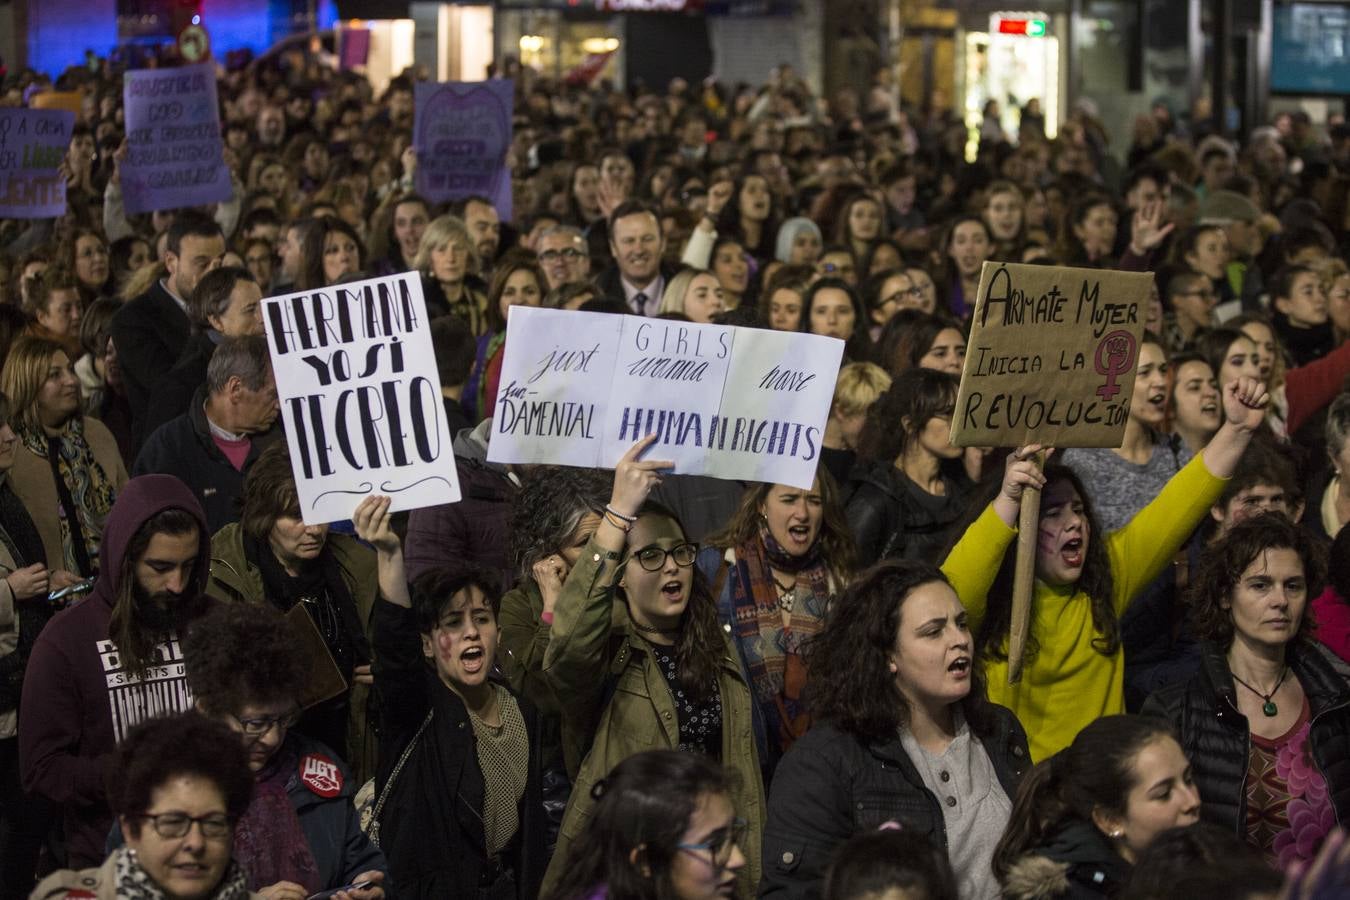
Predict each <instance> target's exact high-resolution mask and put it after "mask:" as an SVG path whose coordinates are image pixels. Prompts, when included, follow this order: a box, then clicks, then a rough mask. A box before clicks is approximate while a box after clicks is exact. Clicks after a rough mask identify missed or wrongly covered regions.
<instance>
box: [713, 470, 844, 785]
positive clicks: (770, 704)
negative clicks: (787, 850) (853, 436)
mask: <svg viewBox="0 0 1350 900" xmlns="http://www.w3.org/2000/svg"><path fill="white" fill-rule="evenodd" d="M838 490H839V489H838V488H837V487H836V486H835V483H834V479H833V478H831V477H830V475H829V473H821V474H818V475H817V476H816V480H815V483H814V484H813V485H812V486H811V489H810V490H809V491H807V490H802V489H801V488H798V487H793V486H792V485H788V484H757V485H755V486H753V487H752V488H750V489H749V490H747V491H746V492H745V493H744V495H742V497H741V504H740V507H739V508H738V509H737V510H736V514H735V515H734V516H732V519H731V521H730V522H729V523H727V526H726V528H724V529H723V530H722V531H721V532H720V533H719V534H716V535H713V536H712V537H711V538H709V541H708V543H709V546H708V547H707V548H705V549H704V550H703V552H702V553H700V554H699V561H698V562H699V570H700V571H701V572H702V573H703V575H704V576H705V577H706V578H707V579H708V581H709V583H711V584H712V586H713V595H714V596H715V597H716V598H717V609H718V615H719V616H720V617H721V620H722V625H723V626H724V627H726V628H728V629H729V630H730V634H731V641H732V643H733V644H734V645H735V646H736V650H737V652H738V654H739V656H740V660H741V662H742V664H743V665H744V666H745V669H746V671H747V672H748V673H749V674H750V688H751V690H752V691H753V693H754V697H755V707H754V712H755V739H756V741H757V742H758V743H759V761H760V765H761V766H763V768H764V774H765V782H766V783H767V782H768V780H769V778H770V777H771V776H772V775H773V769H774V766H775V765H777V763H778V760H779V759H780V758H781V757H782V755H783V753H784V751H786V750H787V748H788V747H790V746H792V742H793V741H795V740H796V739H798V738H800V737H801V736H802V735H803V734H805V733H806V730H807V728H809V727H810V725H811V717H810V715H808V713H807V710H806V703H805V699H804V698H805V692H806V667H805V665H804V664H803V662H802V647H803V646H804V645H805V644H806V642H807V641H809V640H810V639H811V638H812V637H813V636H814V635H816V634H817V633H818V632H819V631H820V628H821V625H822V623H823V622H824V619H825V614H826V611H827V610H828V609H829V607H830V604H831V603H832V602H833V601H834V598H835V597H836V596H838V594H839V592H840V591H841V590H843V587H844V585H845V584H847V583H848V579H849V577H850V575H851V574H852V572H853V539H852V538H851V537H850V536H849V532H848V524H847V523H846V522H845V520H844V509H843V505H842V503H841V502H840V500H839V496H838Z"/></svg>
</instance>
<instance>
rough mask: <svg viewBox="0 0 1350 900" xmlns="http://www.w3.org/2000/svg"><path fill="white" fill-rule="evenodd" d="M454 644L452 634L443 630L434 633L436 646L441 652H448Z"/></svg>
mask: <svg viewBox="0 0 1350 900" xmlns="http://www.w3.org/2000/svg"><path fill="white" fill-rule="evenodd" d="M454 646H455V636H454V635H453V634H446V633H445V632H441V633H440V634H438V635H436V648H437V649H438V650H440V651H441V652H442V653H449V652H450V651H451V649H452V648H453V647H454Z"/></svg>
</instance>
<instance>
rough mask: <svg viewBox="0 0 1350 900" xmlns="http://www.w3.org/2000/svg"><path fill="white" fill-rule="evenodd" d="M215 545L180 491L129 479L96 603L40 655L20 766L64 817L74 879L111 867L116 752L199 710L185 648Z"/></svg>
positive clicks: (70, 620) (162, 482)
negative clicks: (110, 777)
mask: <svg viewBox="0 0 1350 900" xmlns="http://www.w3.org/2000/svg"><path fill="white" fill-rule="evenodd" d="M210 538H211V536H210V534H209V533H208V532H207V530H206V517H205V515H204V514H203V513H202V508H201V505H200V504H199V503H198V502H197V499H196V498H195V497H193V495H192V492H191V491H189V490H188V489H187V487H186V486H185V485H184V484H183V483H182V482H181V481H179V480H178V479H177V478H174V477H172V476H169V475H145V476H142V477H140V478H133V479H132V480H131V481H129V482H127V485H126V487H125V488H124V489H123V490H122V493H121V494H120V495H119V496H118V498H117V502H116V503H115V504H114V505H113V508H112V512H111V513H110V514H109V516H108V523H107V526H106V528H105V529H104V533H103V546H102V550H101V561H102V566H101V568H100V570H99V571H100V574H99V576H98V580H97V581H96V582H95V583H94V589H93V593H92V594H90V596H89V597H88V599H86V600H84V602H82V603H80V604H79V605H78V606H75V607H74V608H72V609H68V610H66V611H65V612H63V613H60V614H59V615H57V616H56V617H55V618H54V619H52V620H51V622H50V623H48V625H47V627H46V628H44V629H43V630H42V634H41V635H40V636H39V637H38V639H37V643H36V644H35V645H34V647H33V651H32V655H31V656H30V657H29V662H28V671H27V673H26V674H25V676H24V685H23V696H22V700H21V702H20V704H19V766H20V769H21V771H22V773H23V784H24V789H25V790H28V791H31V792H33V793H36V794H39V795H41V796H43V797H46V798H48V799H50V800H51V801H52V802H53V803H56V804H58V805H60V806H61V808H62V813H63V816H64V819H65V833H66V840H67V843H68V853H69V859H68V861H67V864H68V865H69V866H70V867H72V868H76V869H81V868H87V867H89V866H94V865H98V863H99V862H100V861H101V860H102V859H103V857H104V849H103V848H104V840H105V839H106V838H107V836H108V830H109V828H110V827H111V826H112V822H113V816H112V813H111V812H110V811H109V809H108V802H107V795H106V790H105V787H104V768H105V764H106V763H107V760H108V757H109V756H110V754H111V753H112V752H113V749H114V748H115V747H116V745H117V743H118V742H119V741H121V740H122V739H123V738H124V737H126V734H127V732H128V731H129V730H130V729H131V728H132V727H134V726H135V725H138V724H140V723H141V722H143V721H145V720H147V719H150V718H153V717H155V716H161V715H168V714H172V713H179V712H186V711H188V710H190V709H192V706H193V701H192V697H191V694H190V692H189V690H188V684H187V674H186V671H185V669H184V666H183V659H182V653H181V651H180V650H179V645H178V636H179V634H180V633H181V630H182V626H183V624H184V623H185V622H187V621H188V619H189V618H190V616H191V614H192V613H193V612H195V611H198V610H199V609H200V605H199V602H198V598H200V597H202V595H203V592H204V588H205V586H206V579H207V575H208V574H209V571H210V551H211V544H210Z"/></svg>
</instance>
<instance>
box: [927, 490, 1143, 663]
mask: <svg viewBox="0 0 1350 900" xmlns="http://www.w3.org/2000/svg"><path fill="white" fill-rule="evenodd" d="M1044 473H1045V487H1046V490H1047V491H1048V490H1049V489H1050V486H1051V485H1053V484H1054V483H1055V482H1057V481H1067V482H1069V483H1070V484H1071V485H1073V489H1074V490H1075V491H1077V492H1078V497H1079V499H1080V500H1082V502H1083V518H1085V519H1086V520H1087V523H1088V534H1087V540H1086V541H1085V543H1086V545H1087V552H1086V553H1085V554H1084V557H1083V570H1082V574H1081V575H1080V576H1079V578H1078V585H1077V586H1078V590H1079V591H1081V592H1082V593H1084V594H1087V596H1088V600H1089V602H1090V603H1091V604H1092V625H1093V628H1094V629H1095V630H1096V632H1097V637H1095V638H1093V639H1092V647H1093V649H1094V650H1096V651H1097V652H1098V653H1100V654H1102V655H1103V656H1107V657H1109V656H1114V655H1115V653H1116V651H1117V650H1118V649H1120V620H1119V618H1118V617H1117V616H1116V609H1115V605H1114V602H1115V600H1114V598H1115V576H1114V574H1113V573H1112V571H1111V558H1110V557H1109V556H1108V555H1107V553H1106V531H1105V530H1104V529H1103V528H1102V527H1101V522H1100V521H1099V520H1098V518H1097V513H1096V511H1095V510H1094V508H1093V505H1092V497H1091V495H1090V494H1088V492H1087V491H1086V490H1085V489H1084V488H1083V482H1082V481H1081V480H1080V479H1079V478H1078V475H1077V473H1075V472H1074V471H1073V469H1070V468H1068V467H1067V466H1063V465H1059V464H1057V463H1047V464H1046V466H1045V469H1044ZM999 488H1000V482H999V480H998V479H992V480H990V481H989V482H988V483H987V484H986V485H985V489H984V494H983V496H982V497H976V498H974V499H973V500H972V502H971V504H970V506H969V507H968V508H967V510H966V514H965V515H964V516H963V517H962V518H961V519H960V520H959V521H958V522H957V524H956V525H954V526H953V527H952V530H951V532H950V533H951V535H952V545H953V546H954V545H955V543H956V542H957V541H959V540H960V539H961V536H962V535H963V534H965V532H966V529H967V528H969V527H970V526H971V525H972V524H973V523H974V521H975V520H976V519H978V518H979V517H980V515H981V514H982V513H983V512H984V509H985V507H986V506H987V505H988V504H989V503H990V502H992V501H993V499H994V497H995V496H997V494H998V491H999ZM1041 514H1042V515H1044V514H1045V506H1044V504H1042V506H1041ZM948 549H949V550H950V547H949V548H948ZM1016 559H1017V550H1016V542H1015V541H1014V542H1013V543H1012V544H1010V545H1009V546H1008V549H1007V550H1006V551H1005V552H1004V554H1003V562H1002V563H1001V564H1000V565H999V569H998V572H997V573H996V574H995V575H994V581H993V583H992V584H991V585H990V587H989V593H988V605H987V608H986V609H985V613H984V618H983V619H981V620H980V625H979V628H978V629H977V631H976V633H975V646H976V648H977V650H978V651H979V654H980V655H981V656H982V657H986V658H991V659H1007V656H1008V650H1007V648H1006V646H1004V645H1005V643H1006V641H1007V638H1008V627H1009V623H1010V622H1011V616H1012V594H1013V568H1014V565H1015V563H1016ZM1035 602H1036V601H1035V600H1034V599H1033V600H1032V603H1033V604H1035ZM1032 618H1033V620H1034V619H1035V613H1034V612H1033V613H1032ZM1038 648H1039V641H1037V639H1036V633H1035V630H1034V629H1033V630H1032V632H1031V633H1030V634H1028V635H1027V644H1026V657H1025V658H1026V659H1028V660H1029V659H1031V658H1033V657H1034V656H1035V655H1036V651H1037V649H1038Z"/></svg>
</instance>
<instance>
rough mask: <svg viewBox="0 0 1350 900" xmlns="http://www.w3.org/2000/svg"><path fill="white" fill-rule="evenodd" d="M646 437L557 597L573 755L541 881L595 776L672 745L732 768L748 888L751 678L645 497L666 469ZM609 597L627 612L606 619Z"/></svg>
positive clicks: (561, 690) (760, 812) (756, 785)
mask: <svg viewBox="0 0 1350 900" xmlns="http://www.w3.org/2000/svg"><path fill="white" fill-rule="evenodd" d="M654 440H655V437H654V436H653V437H647V438H644V439H643V440H641V441H639V442H638V443H637V444H635V445H634V446H633V447H632V448H631V449H629V451H628V452H627V453H625V454H624V456H623V458H622V459H621V460H619V463H618V466H617V467H616V468H615V470H614V490H613V493H612V494H611V495H610V500H609V503H608V504H607V505H606V507H605V514H604V516H603V518H602V519H601V521H600V524H599V526H598V527H597V528H596V532H595V535H594V536H593V537H592V538H591V539H590V541H588V542H587V544H586V547H585V549H584V550H582V552H581V555H580V556H579V557H578V558H577V562H576V564H575V565H574V566H573V567H572V570H571V572H570V573H569V574H568V576H567V581H566V582H565V583H564V585H563V590H562V596H561V597H560V598H559V600H558V604H557V606H556V607H555V608H554V613H553V628H552V634H551V636H550V639H549V645H548V650H547V651H546V653H545V656H544V677H545V678H546V679H547V680H548V682H549V684H550V685H551V686H552V688H553V692H554V694H555V696H556V697H557V698H558V700H559V703H560V705H561V707H562V718H563V742H564V744H565V745H566V746H567V747H568V749H567V751H566V753H565V755H566V758H567V759H568V760H574V759H581V760H582V761H581V766H580V769H579V771H578V772H576V777H575V780H574V783H573V790H572V796H571V799H570V800H569V801H568V804H567V812H566V813H565V814H564V815H563V822H562V828H561V832H560V834H559V835H558V847H557V851H556V852H555V853H554V856H553V863H552V864H551V865H550V867H549V872H548V875H547V877H546V879H545V892H547V891H548V886H549V885H551V884H557V883H558V881H559V879H560V878H561V877H562V874H563V873H562V871H561V865H560V864H561V863H562V862H563V861H564V860H566V859H567V857H568V846H569V845H570V844H571V843H572V842H574V841H576V840H577V839H578V838H580V837H581V835H582V834H583V831H584V827H585V824H586V822H587V820H588V819H589V818H590V817H591V815H592V814H593V812H594V810H595V804H596V800H595V797H594V796H593V788H594V787H595V785H596V783H597V782H598V781H600V780H601V779H602V778H604V777H605V775H606V774H608V773H609V772H610V771H611V770H612V769H613V768H614V767H615V766H616V765H618V764H619V763H620V762H622V761H623V760H625V759H627V758H628V757H630V756H632V755H633V754H634V753H639V752H641V751H643V750H654V749H663V748H679V749H682V750H691V751H695V752H698V753H702V754H704V755H706V756H709V757H711V758H712V759H715V760H718V761H720V762H721V763H722V765H723V767H725V768H726V769H727V771H728V772H729V773H730V774H731V775H732V778H733V781H734V782H735V788H734V789H733V791H732V794H731V798H730V799H731V801H732V803H733V805H734V806H735V808H736V813H737V814H738V815H740V816H741V817H742V818H744V819H746V820H748V821H749V823H750V828H749V833H748V835H747V837H746V842H745V844H744V845H743V850H744V852H745V855H746V858H747V859H748V860H749V862H748V864H747V865H746V867H745V877H744V878H743V879H742V880H741V881H740V883H739V884H738V886H737V894H738V896H741V897H750V896H753V895H754V892H755V887H756V885H757V884H758V883H759V868H760V867H759V831H760V827H761V826H762V824H763V821H764V790H763V786H762V784H761V781H760V773H759V754H758V753H757V752H756V749H755V741H754V739H753V726H752V719H753V714H752V701H751V696H750V688H749V686H748V685H747V684H746V681H745V676H744V675H743V674H742V671H741V664H740V662H739V661H738V660H737V658H736V655H735V652H734V651H733V649H732V647H731V645H730V643H729V641H728V639H727V637H726V635H725V634H724V632H723V631H722V629H721V627H720V626H719V624H718V621H717V605H716V603H715V601H714V599H713V596H712V593H711V591H710V590H709V589H708V584H707V582H706V581H705V580H704V579H703V576H702V574H700V573H699V572H698V571H697V570H696V569H695V568H694V559H695V557H696V556H697V555H698V546H697V545H695V544H691V543H690V542H689V541H688V540H686V538H685V533H684V529H683V528H682V527H681V525H680V523H679V522H678V521H677V520H676V519H675V517H674V515H673V514H672V513H670V512H669V511H667V510H666V509H664V508H663V507H660V506H657V505H656V504H654V503H651V502H650V501H649V500H648V499H647V497H648V495H649V494H650V493H651V490H652V489H653V488H654V487H656V485H658V484H660V482H661V473H662V472H663V471H668V470H670V468H671V467H672V463H671V462H669V461H666V460H644V459H642V458H641V456H642V453H643V451H645V450H646V449H647V448H648V447H650V446H651V444H652V442H653V441H654ZM616 600H618V601H619V602H620V603H621V604H622V606H623V610H624V612H626V616H625V617H624V619H625V621H623V622H622V623H621V627H620V628H618V629H612V622H611V618H612V616H613V611H614V606H615V601H616ZM588 742H589V749H588V748H587V743H588Z"/></svg>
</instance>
